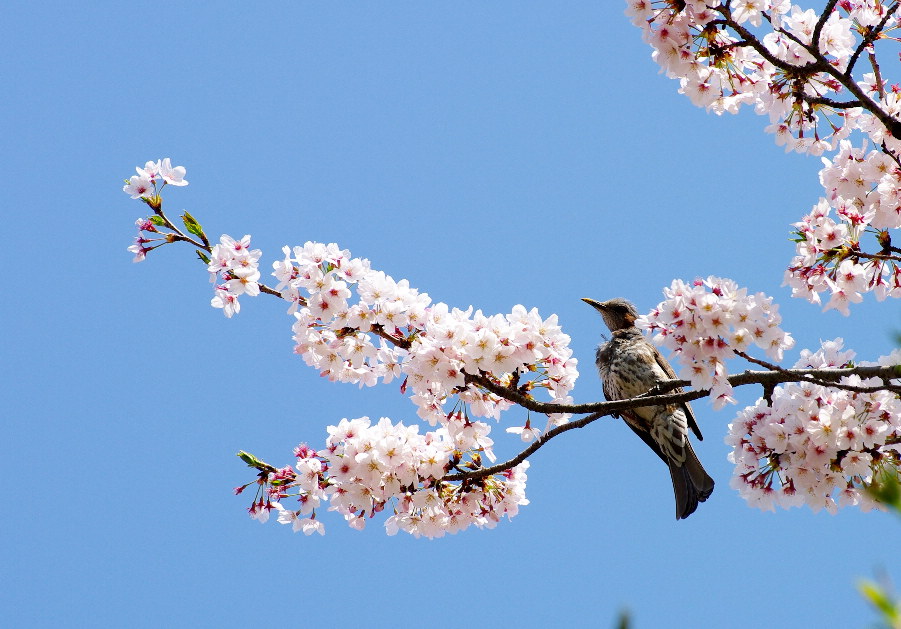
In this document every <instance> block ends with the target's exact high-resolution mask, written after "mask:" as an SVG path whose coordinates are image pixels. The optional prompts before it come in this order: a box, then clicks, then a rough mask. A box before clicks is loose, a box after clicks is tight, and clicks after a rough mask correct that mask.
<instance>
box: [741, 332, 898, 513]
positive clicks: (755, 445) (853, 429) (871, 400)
mask: <svg viewBox="0 0 901 629" xmlns="http://www.w3.org/2000/svg"><path fill="white" fill-rule="evenodd" d="M853 357H854V352H853V351H850V350H849V351H842V339H836V340H835V341H829V342H826V343H823V345H822V347H821V348H820V349H819V350H818V351H817V352H814V353H811V352H809V351H806V350H805V351H804V352H802V356H801V360H800V361H798V363H797V364H796V365H795V366H796V367H799V368H825V367H843V366H849V365H850V363H851V360H852V359H853ZM899 363H901V351H897V350H896V352H894V353H893V354H892V355H891V356H886V357H883V358H881V359H880V360H879V364H880V365H886V366H887V365H892V364H899ZM840 384H841V385H845V386H848V387H850V390H843V389H838V388H833V387H826V386H823V385H822V384H820V383H817V382H800V383H790V384H786V385H785V386H781V387H776V388H775V390H774V391H773V394H772V401H771V402H770V403H767V401H766V400H763V399H760V400H758V401H757V404H755V405H754V406H749V407H747V408H745V409H744V410H743V411H742V412H741V413H739V414H738V416H737V417H736V418H735V421H734V422H733V423H732V424H730V425H729V435H728V437H727V438H726V443H727V444H728V445H730V446H732V448H733V450H732V452H731V453H730V455H729V460H730V461H731V462H733V463H734V464H735V474H734V476H733V478H732V486H733V487H734V488H736V489H738V491H739V493H740V494H741V495H742V496H743V497H744V498H745V500H747V501H748V502H749V503H750V504H752V505H754V506H756V507H759V508H761V509H764V510H767V509H769V510H774V509H775V506H776V505H778V506H780V507H783V508H789V507H794V506H800V505H803V504H807V505H808V506H810V507H811V508H812V509H813V510H814V511H819V510H821V509H824V508H825V509H827V510H828V511H829V512H831V513H834V512H835V511H836V510H837V509H838V507H841V506H851V505H857V506H859V507H861V508H862V509H864V510H868V509H871V508H873V507H874V506H875V503H874V502H873V501H872V500H871V499H870V498H869V497H868V496H867V494H866V492H865V491H864V489H865V488H866V487H867V486H868V485H869V484H870V483H871V482H872V480H873V478H874V475H876V473H877V472H878V471H879V470H880V469H882V468H887V469H891V470H894V469H897V468H898V465H899V463H901V454H899V451H901V400H899V398H898V395H897V394H895V393H891V392H888V391H874V392H860V391H855V390H853V389H854V388H858V389H860V388H861V387H866V386H868V385H881V384H882V381H881V380H879V379H873V381H872V382H870V381H867V380H861V379H860V377H858V376H849V377H846V378H844V379H843V380H842V381H841V383H840Z"/></svg>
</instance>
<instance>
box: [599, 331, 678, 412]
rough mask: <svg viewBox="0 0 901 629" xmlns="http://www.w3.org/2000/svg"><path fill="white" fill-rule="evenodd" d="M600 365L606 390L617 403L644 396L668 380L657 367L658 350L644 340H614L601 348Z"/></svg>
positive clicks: (600, 372)
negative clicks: (617, 400)
mask: <svg viewBox="0 0 901 629" xmlns="http://www.w3.org/2000/svg"><path fill="white" fill-rule="evenodd" d="M596 362H597V367H598V372H599V374H600V376H601V379H602V380H603V381H604V385H605V388H606V389H608V390H609V391H610V393H612V394H613V395H612V396H611V397H612V398H614V399H625V398H631V397H635V396H637V395H641V394H642V393H646V392H647V391H648V390H649V389H651V388H652V387H653V386H655V385H656V384H657V382H659V381H660V380H665V379H666V374H664V373H663V372H662V370H661V369H660V366H659V365H657V360H656V357H655V356H654V349H653V348H652V347H651V346H650V345H648V344H647V342H646V341H644V340H643V339H639V340H636V339H631V338H630V339H621V338H616V337H614V338H613V339H611V340H610V341H608V342H607V343H604V344H603V345H601V346H600V347H598V351H597V355H596Z"/></svg>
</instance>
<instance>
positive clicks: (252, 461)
mask: <svg viewBox="0 0 901 629" xmlns="http://www.w3.org/2000/svg"><path fill="white" fill-rule="evenodd" d="M237 456H238V458H239V459H241V460H242V461H244V462H245V463H247V466H248V467H253V468H256V469H258V470H260V471H261V472H274V471H276V470H275V468H274V467H272V466H271V465H269V464H268V463H264V462H263V461H261V460H259V459H258V458H256V457H255V456H254V455H252V454H251V453H250V452H244V450H238V454H237Z"/></svg>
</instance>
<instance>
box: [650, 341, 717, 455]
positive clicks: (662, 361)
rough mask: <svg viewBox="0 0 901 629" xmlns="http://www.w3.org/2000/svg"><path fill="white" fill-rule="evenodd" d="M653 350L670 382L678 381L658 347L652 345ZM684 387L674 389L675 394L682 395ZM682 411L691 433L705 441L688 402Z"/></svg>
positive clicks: (683, 405) (684, 404)
mask: <svg viewBox="0 0 901 629" xmlns="http://www.w3.org/2000/svg"><path fill="white" fill-rule="evenodd" d="M651 348H652V349H653V350H654V359H655V360H656V361H657V365H658V366H659V367H660V368H661V369H663V373H665V374H666V376H667V378H669V379H670V380H676V379H678V376H677V375H676V372H675V371H673V368H672V366H670V364H669V362H667V360H666V358H664V357H663V354H661V353H660V350H658V349H657V348H656V347H654V346H653V345H651ZM682 391H683V389H682V387H679V388H677V389H673V391H672V392H673V393H682ZM681 406H682V410H683V411H684V412H685V417H686V418H688V427H689V428H691V431H692V432H693V433H694V434H695V437H697V438H698V441H703V440H704V436H703V435H702V434H701V429H700V428H699V427H698V421H697V420H696V419H695V414H694V412H693V411H692V410H691V405H690V404H689V403H688V402H683V403H682V405H681Z"/></svg>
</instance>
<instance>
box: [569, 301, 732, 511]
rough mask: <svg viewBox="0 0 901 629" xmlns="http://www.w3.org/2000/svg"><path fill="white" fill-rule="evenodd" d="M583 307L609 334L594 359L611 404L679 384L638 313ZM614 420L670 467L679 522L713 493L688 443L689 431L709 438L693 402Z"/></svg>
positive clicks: (628, 412)
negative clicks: (664, 385) (600, 320)
mask: <svg viewBox="0 0 901 629" xmlns="http://www.w3.org/2000/svg"><path fill="white" fill-rule="evenodd" d="M582 301H584V302H585V303H587V304H588V305H590V306H592V307H593V308H594V309H595V310H597V311H598V312H599V313H600V314H601V317H603V319H604V323H605V324H606V325H607V327H608V328H610V332H611V338H610V340H609V341H606V342H604V343H601V344H600V345H599V346H598V348H597V354H596V356H595V363H596V364H597V368H598V373H599V375H600V377H601V380H602V381H603V389H604V397H605V398H606V399H607V400H610V401H612V400H626V399H629V398H633V397H636V396H639V395H641V394H643V393H647V392H648V391H649V390H650V389H652V388H653V387H654V386H656V385H657V384H658V383H660V382H661V381H663V380H674V379H676V373H675V372H674V371H673V368H672V367H671V366H670V364H669V363H668V362H667V361H666V359H665V358H664V357H663V356H662V355H661V354H660V352H659V351H658V350H657V348H656V347H654V345H653V344H652V343H650V342H649V341H648V340H647V338H646V337H645V336H644V334H642V332H641V330H640V329H638V328H637V327H636V326H635V320H636V319H637V318H638V311H637V310H636V309H635V306H633V305H632V303H631V302H629V301H627V300H625V299H623V298H621V297H618V298H616V299H610V300H608V301H595V300H594V299H588V298H587V297H586V298H583V299H582ZM674 391H676V392H681V391H682V389H675V390H674ZM614 417H622V419H623V420H624V421H625V422H626V425H627V426H628V427H629V428H631V429H632V430H633V431H634V432H635V434H637V435H638V436H639V437H641V439H642V441H644V442H645V443H646V444H647V445H648V446H649V447H650V448H651V450H653V451H654V453H655V454H656V455H657V456H659V457H660V458H661V459H662V460H663V462H664V463H666V465H667V466H668V467H669V472H670V476H671V477H672V481H673V493H674V494H675V498H676V520H681V519H684V518H687V517H688V516H690V515H691V514H692V513H694V512H695V510H696V509H697V508H698V503H700V502H704V501H705V500H707V498H708V497H709V496H710V494H711V493H712V492H713V484H714V483H713V479H712V478H711V477H710V475H709V474H708V473H707V472H706V470H704V467H703V466H702V465H701V462H700V461H699V460H698V457H697V455H696V454H695V452H694V450H693V449H692V447H691V443H690V442H689V440H688V430H689V429H691V431H692V432H693V433H694V434H695V436H696V437H697V438H698V439H699V440H702V439H703V438H704V437H703V436H702V435H701V429H700V428H699V427H698V422H697V420H696V419H695V416H694V413H693V412H692V410H691V406H690V405H689V404H688V402H681V403H676V404H665V405H659V406H642V407H638V408H630V409H623V410H621V411H619V412H618V413H615V414H614Z"/></svg>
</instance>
